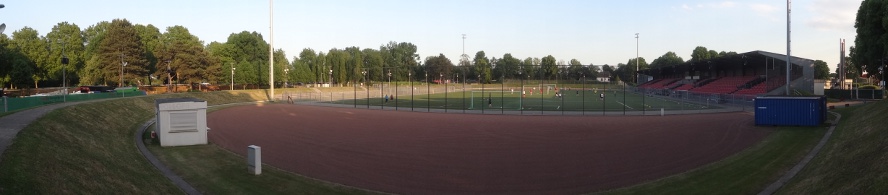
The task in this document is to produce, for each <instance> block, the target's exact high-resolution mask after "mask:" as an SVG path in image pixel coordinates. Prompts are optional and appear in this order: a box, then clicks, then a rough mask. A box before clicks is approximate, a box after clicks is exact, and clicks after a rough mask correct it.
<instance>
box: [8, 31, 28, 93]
mask: <svg viewBox="0 0 888 195" xmlns="http://www.w3.org/2000/svg"><path fill="white" fill-rule="evenodd" d="M34 67H35V66H33V64H32V63H31V62H30V61H29V60H28V57H27V56H25V55H24V54H22V53H21V52H20V51H18V49H17V48H16V45H15V44H14V43H13V42H12V40H10V39H9V37H8V36H6V34H0V88H3V87H6V86H8V87H9V88H12V89H15V88H18V87H23V86H28V85H30V84H31V82H32V77H31V75H32V74H33V71H34Z"/></svg>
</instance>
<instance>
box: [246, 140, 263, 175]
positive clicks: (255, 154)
mask: <svg viewBox="0 0 888 195" xmlns="http://www.w3.org/2000/svg"><path fill="white" fill-rule="evenodd" d="M247 166H248V170H249V171H250V173H251V174H253V175H259V174H262V148H260V147H259V146H256V145H250V146H247Z"/></svg>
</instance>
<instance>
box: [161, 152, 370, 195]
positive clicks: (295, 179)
mask: <svg viewBox="0 0 888 195" xmlns="http://www.w3.org/2000/svg"><path fill="white" fill-rule="evenodd" d="M148 149H149V150H151V151H152V153H154V154H155V155H157V156H158V158H159V159H160V160H161V161H163V162H164V164H166V165H168V166H169V167H171V169H173V171H174V172H176V173H177V174H179V176H181V177H182V178H184V179H185V180H186V181H188V182H189V183H190V184H191V185H193V186H194V187H195V188H197V189H199V190H201V191H203V192H204V193H207V194H370V192H366V191H363V190H359V189H355V188H349V187H345V186H340V185H336V184H331V183H326V182H322V181H317V180H314V179H310V178H307V177H303V176H300V175H296V174H292V173H289V172H285V171H282V170H279V169H276V168H273V167H270V166H262V174H261V175H258V176H257V175H251V174H248V173H247V166H246V160H245V158H244V157H242V156H238V155H236V154H234V153H231V152H229V151H226V150H225V149H222V148H221V147H218V146H216V145H212V144H210V145H200V146H184V147H165V148H162V147H160V146H158V144H152V145H150V146H149V147H148Z"/></svg>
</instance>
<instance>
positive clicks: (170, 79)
mask: <svg viewBox="0 0 888 195" xmlns="http://www.w3.org/2000/svg"><path fill="white" fill-rule="evenodd" d="M166 63H167V71H166V72H167V86H169V87H167V92H170V91H172V90H170V88H171V87H173V77H172V72H173V71H172V70H171V69H170V63H172V61H170V60H167V61H166Z"/></svg>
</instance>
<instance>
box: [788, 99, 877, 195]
mask: <svg viewBox="0 0 888 195" xmlns="http://www.w3.org/2000/svg"><path fill="white" fill-rule="evenodd" d="M838 112H839V113H840V114H842V121H841V122H840V123H839V126H837V127H836V130H835V131H834V132H833V136H832V138H831V139H830V140H829V142H827V144H826V145H825V146H824V147H823V149H822V150H821V151H820V154H819V155H817V156H816V157H815V158H814V159H813V160H811V163H810V164H808V166H807V167H805V169H803V170H802V171H801V172H799V174H798V175H796V177H795V178H794V179H793V180H791V181H790V182H789V183H788V184H787V185H786V186H784V187H783V188H782V189H781V190H780V191H778V193H780V194H883V193H885V192H888V166H886V165H885V163H886V162H888V152H886V151H888V125H886V124H888V123H886V122H885V121H888V101H885V100H882V101H879V102H875V103H869V104H865V105H863V106H858V107H851V108H848V109H839V110H838Z"/></svg>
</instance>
